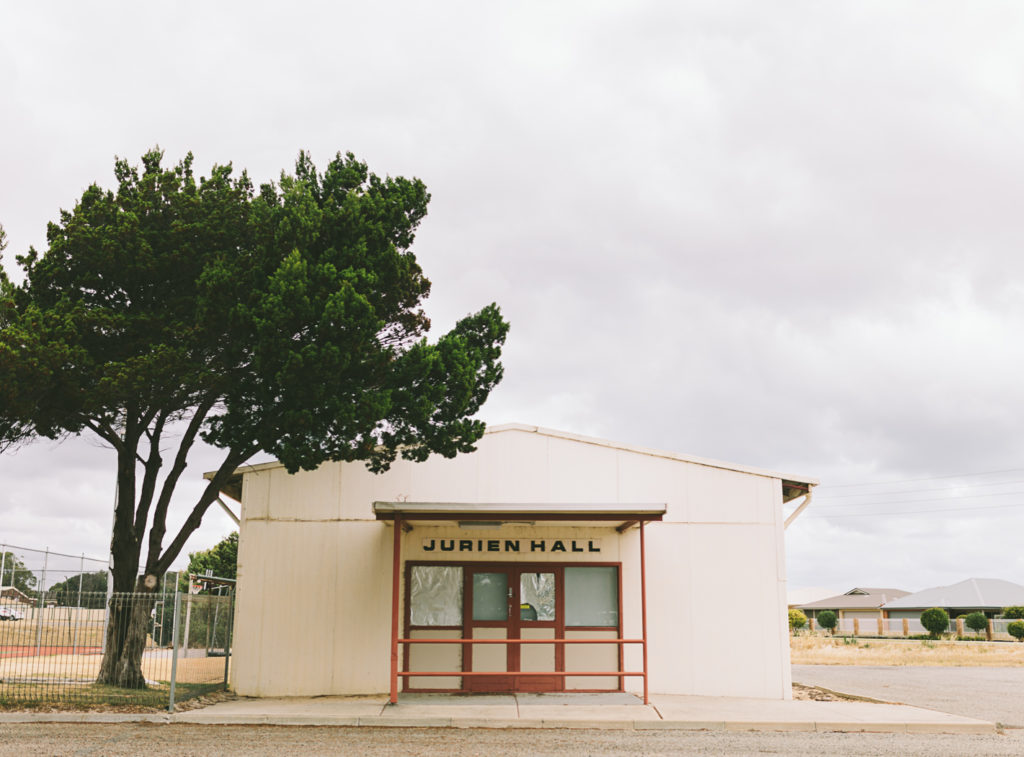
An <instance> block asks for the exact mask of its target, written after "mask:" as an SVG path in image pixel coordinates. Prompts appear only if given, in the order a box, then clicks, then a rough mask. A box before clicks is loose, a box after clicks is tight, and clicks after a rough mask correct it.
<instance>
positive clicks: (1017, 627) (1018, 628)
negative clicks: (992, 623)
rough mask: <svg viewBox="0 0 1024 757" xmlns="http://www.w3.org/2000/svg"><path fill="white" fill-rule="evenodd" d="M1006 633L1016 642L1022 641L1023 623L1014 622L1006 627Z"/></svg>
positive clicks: (1023, 634) (1023, 633)
mask: <svg viewBox="0 0 1024 757" xmlns="http://www.w3.org/2000/svg"><path fill="white" fill-rule="evenodd" d="M1006 632H1007V633H1009V634H1010V636H1012V637H1013V638H1015V639H1016V640H1017V641H1024V621H1021V620H1015V621H1014V622H1012V623H1010V624H1009V625H1008V626H1006Z"/></svg>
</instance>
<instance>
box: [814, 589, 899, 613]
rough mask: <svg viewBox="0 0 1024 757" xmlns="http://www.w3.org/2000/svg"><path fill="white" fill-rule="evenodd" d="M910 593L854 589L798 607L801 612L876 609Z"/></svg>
mask: <svg viewBox="0 0 1024 757" xmlns="http://www.w3.org/2000/svg"><path fill="white" fill-rule="evenodd" d="M907 593H908V592H905V591H903V590H902V589H863V588H853V589H850V590H849V591H848V592H846V593H845V594H839V595H838V596H835V597H826V598H825V599H819V600H817V601H816V602H808V603H807V604H804V605H797V609H799V610H853V609H863V608H869V609H875V608H878V607H881V606H882V605H884V604H885V603H886V602H888V601H889V600H892V599H896V598H898V597H902V596H904V595H906V594H907Z"/></svg>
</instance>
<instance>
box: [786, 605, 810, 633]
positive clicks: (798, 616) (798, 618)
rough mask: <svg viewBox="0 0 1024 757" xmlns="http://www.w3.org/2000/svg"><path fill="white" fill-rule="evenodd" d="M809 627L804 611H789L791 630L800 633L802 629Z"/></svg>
mask: <svg viewBox="0 0 1024 757" xmlns="http://www.w3.org/2000/svg"><path fill="white" fill-rule="evenodd" d="M806 625H807V616H806V615H804V613H803V611H802V610H790V611H789V630H790V631H799V630H800V629H801V628H803V627H804V626H806Z"/></svg>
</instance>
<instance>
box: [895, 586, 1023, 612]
mask: <svg viewBox="0 0 1024 757" xmlns="http://www.w3.org/2000/svg"><path fill="white" fill-rule="evenodd" d="M1010 605H1024V586H1021V585H1020V584H1015V583H1013V582H1012V581H1004V580H1002V579H1001V578H968V579H967V580H966V581H961V582H960V583H956V584H952V585H950V586H936V587H934V588H931V589H924V590H923V591H918V592H914V593H913V594H908V595H906V596H904V597H900V598H899V599H894V600H893V601H891V602H887V603H886V604H885V609H886V610H919V609H920V610H924V609H927V608H929V607H955V608H957V609H967V608H974V607H976V608H979V609H980V608H987V609H1002V608H1003V607H1009V606H1010Z"/></svg>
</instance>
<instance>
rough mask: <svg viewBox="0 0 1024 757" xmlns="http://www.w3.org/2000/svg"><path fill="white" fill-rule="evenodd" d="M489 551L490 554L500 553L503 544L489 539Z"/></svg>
mask: <svg viewBox="0 0 1024 757" xmlns="http://www.w3.org/2000/svg"><path fill="white" fill-rule="evenodd" d="M487 551H488V552H500V551H501V542H500V541H498V540H497V539H489V540H488V541H487Z"/></svg>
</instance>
